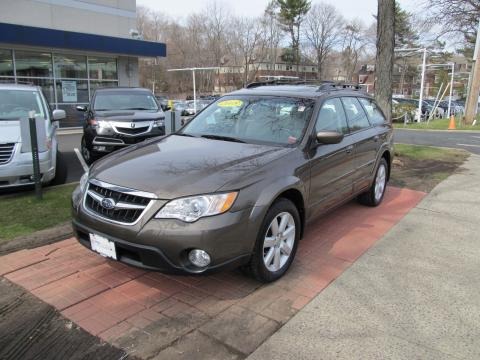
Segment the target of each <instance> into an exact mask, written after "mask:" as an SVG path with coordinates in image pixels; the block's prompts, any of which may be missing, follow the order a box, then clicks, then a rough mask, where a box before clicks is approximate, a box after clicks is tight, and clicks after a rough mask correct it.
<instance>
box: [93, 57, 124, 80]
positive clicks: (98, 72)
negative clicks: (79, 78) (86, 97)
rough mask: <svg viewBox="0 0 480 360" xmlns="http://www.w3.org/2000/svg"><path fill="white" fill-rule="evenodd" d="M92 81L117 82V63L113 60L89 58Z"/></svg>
mask: <svg viewBox="0 0 480 360" xmlns="http://www.w3.org/2000/svg"><path fill="white" fill-rule="evenodd" d="M88 68H89V75H90V79H98V80H115V79H117V61H116V59H113V58H100V57H95V58H93V57H90V58H88Z"/></svg>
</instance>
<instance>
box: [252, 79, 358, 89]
mask: <svg viewBox="0 0 480 360" xmlns="http://www.w3.org/2000/svg"><path fill="white" fill-rule="evenodd" d="M269 85H272V86H275V85H315V86H318V89H317V91H336V90H345V89H349V90H362V87H361V86H360V85H359V84H353V83H340V82H334V81H331V80H298V79H291V80H290V79H274V80H265V81H255V82H252V83H250V84H248V85H247V86H246V89H253V88H257V87H261V86H269Z"/></svg>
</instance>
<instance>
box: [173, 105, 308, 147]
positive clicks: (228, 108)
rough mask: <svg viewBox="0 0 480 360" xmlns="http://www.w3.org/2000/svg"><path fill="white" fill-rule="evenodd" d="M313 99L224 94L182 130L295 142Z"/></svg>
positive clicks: (231, 137) (227, 137) (245, 139)
mask: <svg viewBox="0 0 480 360" xmlns="http://www.w3.org/2000/svg"><path fill="white" fill-rule="evenodd" d="M314 105H315V102H314V101H313V100H310V99H294V98H285V97H246V96H236V97H224V98H221V99H219V100H218V101H216V102H215V103H213V104H212V105H210V106H209V107H208V108H207V109H205V110H204V111H203V112H201V113H200V114H199V115H198V116H196V117H195V118H194V119H193V120H192V121H191V122H189V123H188V124H187V125H186V126H185V127H184V128H183V130H182V132H181V134H184V135H192V136H203V137H210V138H216V139H219V140H227V141H228V140H231V141H241V142H247V143H267V144H276V145H294V144H297V143H298V142H300V140H301V139H302V136H303V133H304V129H305V128H306V126H307V124H308V121H309V120H310V117H311V115H312V112H313V107H314Z"/></svg>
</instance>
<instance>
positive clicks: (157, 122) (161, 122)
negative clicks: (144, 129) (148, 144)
mask: <svg viewBox="0 0 480 360" xmlns="http://www.w3.org/2000/svg"><path fill="white" fill-rule="evenodd" d="M164 125H165V120H164V119H158V120H155V121H154V122H153V127H162V126H164Z"/></svg>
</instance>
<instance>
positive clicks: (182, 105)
mask: <svg viewBox="0 0 480 360" xmlns="http://www.w3.org/2000/svg"><path fill="white" fill-rule="evenodd" d="M186 109H187V102H186V101H183V100H173V110H174V111H180V114H181V115H182V116H187V115H188V114H187V112H186Z"/></svg>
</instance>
